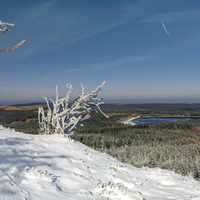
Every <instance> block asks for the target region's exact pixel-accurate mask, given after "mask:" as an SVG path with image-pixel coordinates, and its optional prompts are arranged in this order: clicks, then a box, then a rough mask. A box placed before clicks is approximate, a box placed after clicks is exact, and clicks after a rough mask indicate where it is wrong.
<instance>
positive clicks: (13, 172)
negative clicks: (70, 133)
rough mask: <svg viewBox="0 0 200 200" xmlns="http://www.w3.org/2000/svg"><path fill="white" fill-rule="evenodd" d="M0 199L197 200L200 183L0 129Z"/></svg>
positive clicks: (67, 142)
mask: <svg viewBox="0 0 200 200" xmlns="http://www.w3.org/2000/svg"><path fill="white" fill-rule="evenodd" d="M0 199H13V200H21V199H33V200H38V199H43V200H44V199H46V200H51V199H55V200H58V199H69V200H71V199H72V200H73V199H77V200H79V199H80V200H82V199H112V200H118V199H138V200H142V199H146V200H147V199H148V200H150V199H152V200H157V199H176V200H178V199H181V200H184V199H200V183H199V182H197V181H195V180H193V179H192V178H191V179H190V178H185V177H183V176H181V175H178V174H175V173H173V172H170V171H166V170H161V169H149V168H142V169H139V168H136V167H133V166H131V165H128V164H122V163H120V162H119V161H117V160H116V159H114V158H112V157H110V156H108V155H106V154H103V153H99V152H97V151H95V150H93V149H90V148H89V147H87V146H85V145H83V144H81V143H79V142H76V141H74V140H71V139H69V138H67V137H63V136H62V135H50V136H46V135H44V136H41V135H28V134H24V133H18V132H14V131H12V130H9V129H5V128H3V127H0Z"/></svg>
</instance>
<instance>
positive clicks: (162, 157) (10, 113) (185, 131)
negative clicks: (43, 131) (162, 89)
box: [0, 104, 200, 180]
mask: <svg viewBox="0 0 200 200" xmlns="http://www.w3.org/2000/svg"><path fill="white" fill-rule="evenodd" d="M28 106H29V109H27V108H25V107H26V106H24V105H23V106H22V105H20V106H19V105H18V106H16V105H15V106H14V107H16V108H20V109H21V110H19V109H16V110H12V109H9V110H4V109H3V108H1V109H0V112H1V113H0V116H1V120H0V122H1V124H2V125H4V126H6V127H10V128H14V129H15V130H16V131H20V132H24V133H30V134H37V130H38V124H37V112H36V111H37V109H36V106H35V105H34V109H31V107H30V105H28ZM103 111H104V112H105V113H106V114H107V115H109V116H110V118H109V120H108V119H106V118H105V117H103V116H102V115H101V114H100V113H96V112H94V113H93V114H92V117H91V118H90V119H89V120H86V121H84V122H83V126H78V127H77V128H76V130H75V131H76V134H75V135H73V136H72V137H73V138H74V139H75V140H78V141H80V142H82V143H83V144H86V145H87V146H89V147H91V148H94V149H96V150H98V151H101V152H105V153H107V154H110V155H111V156H113V157H116V158H117V159H118V160H120V161H122V162H125V163H129V164H132V165H134V166H137V167H142V166H148V167H159V168H163V169H168V170H173V171H175V172H177V173H180V174H182V175H190V176H192V177H194V178H195V179H197V180H200V121H199V120H198V121H187V122H170V123H155V124H145V125H137V126H128V125H123V124H122V123H119V122H120V120H121V119H125V118H127V117H130V116H135V115H143V116H174V115H176V116H199V115H200V104H134V105H109V104H106V105H104V106H103ZM27 119H28V120H27Z"/></svg>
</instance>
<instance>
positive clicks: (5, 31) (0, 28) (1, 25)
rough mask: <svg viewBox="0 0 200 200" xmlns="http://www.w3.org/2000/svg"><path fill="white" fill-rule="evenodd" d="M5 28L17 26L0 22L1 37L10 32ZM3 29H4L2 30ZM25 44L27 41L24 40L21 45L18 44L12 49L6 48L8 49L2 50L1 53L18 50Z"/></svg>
mask: <svg viewBox="0 0 200 200" xmlns="http://www.w3.org/2000/svg"><path fill="white" fill-rule="evenodd" d="M5 26H15V25H14V24H9V23H6V22H2V21H0V35H4V34H6V33H7V32H9V31H10V30H9V29H8V28H7V27H5ZM2 27H4V28H3V29H2ZM24 42H26V40H22V41H21V42H20V43H18V44H17V45H15V46H13V47H10V48H6V49H0V53H2V52H6V51H11V50H13V49H16V48H18V47H20V46H21V45H22V44H24Z"/></svg>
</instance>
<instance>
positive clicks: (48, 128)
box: [38, 81, 108, 135]
mask: <svg viewBox="0 0 200 200" xmlns="http://www.w3.org/2000/svg"><path fill="white" fill-rule="evenodd" d="M105 84H106V82H105V81H104V82H103V83H102V85H101V86H98V87H97V88H96V89H95V90H94V91H92V92H91V93H89V94H85V92H84V87H83V85H82V84H81V86H82V94H81V95H79V96H78V97H77V98H76V99H75V100H74V102H73V103H72V104H71V106H69V96H70V93H71V91H72V85H70V84H69V83H68V84H67V85H66V86H67V88H68V89H69V90H68V93H67V96H66V97H64V98H61V99H58V87H57V86H56V100H55V101H53V100H52V99H50V101H51V102H52V104H53V109H51V108H50V105H49V102H48V100H47V98H46V97H43V98H44V99H45V101H46V102H47V108H48V110H47V114H46V115H45V111H44V109H43V107H41V108H39V110H38V122H39V134H42V135H43V134H44V135H49V134H53V133H58V134H69V133H70V132H71V131H72V130H73V128H75V126H76V125H77V124H78V123H79V122H80V121H83V120H86V119H88V118H89V117H90V115H89V113H90V112H91V111H92V110H93V109H92V108H91V105H95V106H96V107H97V108H98V110H99V111H100V112H101V113H102V114H103V115H104V116H105V117H107V118H108V116H106V115H105V114H104V113H103V112H102V110H101V109H100V107H99V105H100V104H102V103H104V102H100V101H101V100H102V99H99V98H98V97H97V93H98V92H99V91H100V90H101V88H102V87H103V86H104V85H105Z"/></svg>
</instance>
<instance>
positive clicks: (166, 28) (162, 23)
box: [162, 22, 170, 35]
mask: <svg viewBox="0 0 200 200" xmlns="http://www.w3.org/2000/svg"><path fill="white" fill-rule="evenodd" d="M162 26H163V28H164V30H165V32H166V33H167V34H168V35H170V33H169V32H168V31H167V28H166V27H165V25H164V23H163V22H162Z"/></svg>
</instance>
